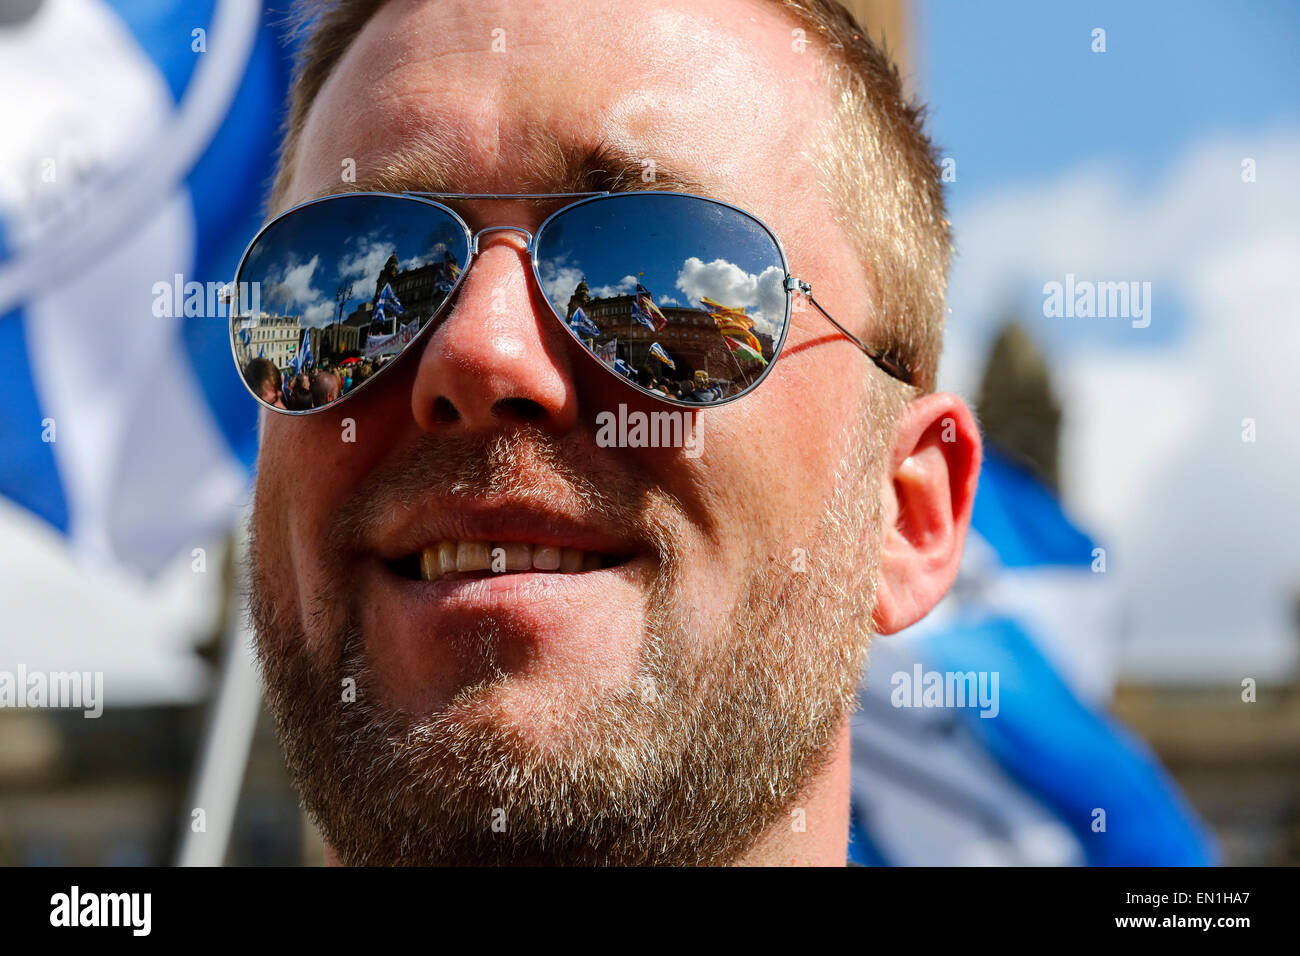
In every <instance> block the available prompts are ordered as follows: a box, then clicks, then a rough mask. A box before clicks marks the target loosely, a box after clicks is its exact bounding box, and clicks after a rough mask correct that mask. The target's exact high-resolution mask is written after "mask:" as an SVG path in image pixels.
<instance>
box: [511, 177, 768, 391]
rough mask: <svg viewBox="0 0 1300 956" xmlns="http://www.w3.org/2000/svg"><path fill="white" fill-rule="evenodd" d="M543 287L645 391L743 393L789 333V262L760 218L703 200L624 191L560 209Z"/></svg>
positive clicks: (544, 254) (545, 251) (580, 331)
mask: <svg viewBox="0 0 1300 956" xmlns="http://www.w3.org/2000/svg"><path fill="white" fill-rule="evenodd" d="M537 268H538V272H539V273H540V278H541V282H542V288H543V290H544V291H545V293H546V297H547V299H548V300H549V301H550V303H551V305H552V306H553V307H554V309H555V311H556V313H557V314H558V315H560V316H561V317H562V318H563V319H564V320H565V322H566V323H567V324H568V326H569V328H570V329H571V330H572V331H573V333H574V335H575V336H577V338H578V340H579V341H580V342H582V344H583V345H584V346H585V347H586V348H587V349H588V350H589V351H590V352H591V353H592V354H593V355H594V356H596V358H597V359H599V360H600V361H601V362H603V363H604V364H605V365H606V366H607V367H608V368H610V369H611V370H613V371H615V372H617V373H618V374H620V375H622V376H624V377H625V378H627V379H628V380H629V381H630V382H632V383H634V384H636V385H638V386H640V387H641V388H643V389H645V390H647V391H649V392H651V393H654V394H656V395H660V396H663V397H666V398H671V399H673V400H676V401H680V402H685V403H687V404H691V405H713V404H716V403H718V402H722V401H726V400H728V399H731V398H735V397H736V396H737V395H740V394H741V393H743V392H745V391H746V390H748V389H750V388H752V387H753V386H754V385H755V384H757V382H758V380H759V379H761V378H762V377H763V375H764V374H765V373H766V371H767V367H768V365H769V363H770V362H771V361H772V358H773V357H774V355H775V354H776V350H777V348H779V346H780V343H781V339H782V338H783V336H784V333H785V323H786V319H787V309H788V301H789V300H788V293H787V292H786V290H785V287H784V280H785V275H786V271H785V265H784V263H783V261H782V257H781V252H780V248H779V247H778V245H777V243H776V240H775V239H774V238H773V237H772V234H771V233H770V232H768V230H767V228H766V227H764V226H763V225H762V224H761V223H760V222H759V221H758V220H756V219H754V218H753V217H752V216H750V215H748V214H746V213H744V212H741V211H740V210H738V209H733V208H732V207H730V206H727V205H724V204H722V203H717V202H713V201H710V200H707V199H702V198H699V197H693V196H678V195H671V194H643V193H624V194H619V195H614V196H608V197H603V198H600V199H594V200H590V201H588V202H584V203H580V204H578V205H576V206H574V207H573V208H571V209H567V210H564V211H562V212H560V213H559V214H558V215H557V216H556V217H555V218H554V219H552V220H551V221H550V222H549V223H547V224H546V225H545V226H544V227H543V229H542V231H541V234H540V235H539V237H538V242H537Z"/></svg>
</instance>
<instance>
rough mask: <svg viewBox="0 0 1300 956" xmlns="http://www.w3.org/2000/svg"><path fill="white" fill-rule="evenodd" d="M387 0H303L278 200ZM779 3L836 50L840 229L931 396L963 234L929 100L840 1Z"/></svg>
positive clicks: (890, 342) (821, 160)
mask: <svg viewBox="0 0 1300 956" xmlns="http://www.w3.org/2000/svg"><path fill="white" fill-rule="evenodd" d="M386 2H387V0H297V3H296V4H295V9H294V13H293V15H292V18H291V19H292V22H293V23H294V25H295V28H296V29H297V30H299V31H300V32H301V34H302V41H301V44H300V46H299V52H298V57H297V62H296V64H295V70H294V81H293V88H292V91H291V94H290V101H289V111H288V114H287V116H286V119H285V125H284V131H283V139H282V143H281V149H280V158H279V165H278V167H277V170H276V176H275V181H274V186H273V188H272V193H271V199H270V206H271V208H273V209H274V208H278V206H279V204H280V203H281V202H282V201H283V199H284V197H285V196H286V195H287V193H288V190H289V185H290V179H291V177H292V169H293V165H294V162H295V158H296V155H297V151H298V145H299V140H300V139H301V136H302V130H303V127H304V126H305V125H306V121H307V115H308V113H309V112H310V110H311V106H312V103H313V102H315V100H316V97H317V95H318V94H319V93H320V90H321V87H322V86H323V85H324V84H325V81H326V79H328V77H329V75H330V73H331V71H332V70H333V69H334V67H335V66H336V65H337V64H338V61H339V60H340V59H341V58H342V56H343V54H344V53H345V52H346V51H347V48H348V47H349V46H350V45H351V43H352V41H353V40H354V39H356V37H357V35H358V34H360V33H361V31H362V30H363V29H364V28H365V25H366V24H367V23H368V22H369V21H370V19H371V17H373V16H374V15H375V13H376V12H378V10H379V9H380V8H381V7H383V6H384V5H385V3H386ZM762 2H766V3H772V4H775V5H776V6H777V7H779V8H781V9H782V10H783V11H785V12H786V14H787V15H788V16H790V17H791V18H792V20H793V21H794V22H795V24H796V25H797V26H799V27H801V28H803V29H804V30H805V31H806V33H807V42H808V45H809V47H811V48H818V49H820V50H821V51H822V52H823V54H824V56H823V58H822V60H823V63H824V64H825V73H826V75H825V81H826V84H827V88H828V89H829V90H830V92H831V96H832V99H833V107H832V111H831V120H830V124H829V128H828V129H827V130H826V131H825V134H824V135H823V136H822V137H821V139H820V141H819V142H818V143H817V145H816V146H815V147H814V160H815V163H816V166H817V170H818V174H819V179H820V182H821V185H822V188H823V189H824V190H825V191H826V193H827V198H828V199H829V200H830V205H831V208H832V209H834V210H835V218H836V221H837V222H838V224H839V225H840V227H841V228H842V229H843V230H844V231H845V233H846V234H847V235H848V236H849V238H850V241H852V242H853V244H854V248H855V249H856V251H857V252H858V255H859V256H860V258H861V260H862V263H863V266H864V267H865V268H866V269H867V270H868V273H869V275H871V276H872V277H873V278H874V281H875V289H876V296H877V300H876V303H875V306H876V314H877V329H876V332H875V333H874V334H873V335H872V340H873V344H876V345H877V346H878V347H880V348H882V349H884V351H885V352H886V353H887V354H888V355H890V356H891V357H892V358H893V359H894V360H895V361H896V362H898V363H899V364H900V365H902V366H903V367H904V368H906V369H907V370H908V371H909V372H910V373H911V376H912V382H913V384H914V385H915V386H916V387H917V388H918V389H919V390H920V391H921V392H929V391H932V390H933V389H934V384H935V378H936V376H937V374H938V365H939V353H940V351H941V349H942V346H943V319H944V301H945V293H946V289H947V277H948V259H949V252H950V248H951V243H952V238H951V233H950V229H949V223H948V220H947V217H946V214H945V210H944V197H943V187H942V183H941V181H940V176H939V164H938V161H937V158H936V153H935V149H934V147H933V145H932V144H931V142H930V140H929V138H928V137H927V136H926V134H925V130H924V114H925V110H924V107H923V106H920V105H918V104H916V103H915V102H912V101H911V100H909V99H908V97H907V96H906V95H905V93H904V90H903V84H902V79H901V78H900V76H899V73H898V68H897V66H896V65H895V64H894V62H893V61H892V60H891V59H890V57H889V56H888V54H887V53H886V51H885V50H884V49H883V48H882V47H881V46H879V45H877V44H876V43H874V42H873V41H872V40H871V38H870V37H869V35H868V34H867V31H866V30H864V29H863V28H862V26H861V25H860V24H859V23H858V22H857V20H856V19H854V17H853V15H852V14H851V13H850V12H849V11H848V10H847V9H845V8H844V7H843V6H842V5H841V4H840V3H839V2H838V0H762Z"/></svg>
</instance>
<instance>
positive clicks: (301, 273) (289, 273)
mask: <svg viewBox="0 0 1300 956" xmlns="http://www.w3.org/2000/svg"><path fill="white" fill-rule="evenodd" d="M318 265H320V256H312V257H311V261H310V262H303V263H300V264H298V265H286V266H284V267H283V268H280V269H272V270H271V271H270V272H268V273H267V274H266V278H265V279H263V280H262V289H263V292H262V295H263V296H264V297H265V298H266V301H267V302H268V303H271V304H274V305H279V306H281V307H282V308H283V310H284V311H285V313H286V314H291V313H293V312H297V311H298V310H300V309H302V308H303V307H304V306H306V305H310V304H311V303H312V302H315V301H316V300H317V299H321V298H324V297H323V296H322V295H321V292H320V290H319V289H317V288H315V287H314V286H313V285H312V284H311V280H312V277H313V276H314V275H315V273H316V267H317V266H318Z"/></svg>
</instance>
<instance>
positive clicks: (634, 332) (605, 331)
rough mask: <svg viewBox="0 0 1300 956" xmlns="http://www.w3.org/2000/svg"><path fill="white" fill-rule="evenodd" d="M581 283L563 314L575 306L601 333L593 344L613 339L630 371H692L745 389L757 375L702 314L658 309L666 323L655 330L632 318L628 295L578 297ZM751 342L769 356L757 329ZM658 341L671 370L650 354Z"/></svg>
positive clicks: (767, 340)
mask: <svg viewBox="0 0 1300 956" xmlns="http://www.w3.org/2000/svg"><path fill="white" fill-rule="evenodd" d="M585 292H586V284H585V283H581V284H580V285H579V286H578V288H577V289H576V290H575V292H574V296H573V297H572V298H571V299H570V300H569V308H568V315H567V316H566V318H568V319H571V318H572V317H573V313H574V310H575V309H577V308H578V307H579V306H581V308H582V310H583V312H585V313H586V315H587V318H589V319H591V321H592V322H594V323H595V324H596V326H597V327H599V329H600V331H601V334H600V336H599V337H598V338H596V340H595V342H596V344H597V345H598V346H599V345H600V344H601V343H602V342H605V341H608V340H610V339H613V338H617V339H618V357H619V358H621V359H622V360H623V361H624V362H626V363H627V364H628V365H629V366H631V367H632V368H634V369H640V368H642V367H648V368H650V369H651V370H653V372H654V374H655V377H656V378H659V379H661V380H664V381H669V380H671V381H686V380H693V379H694V376H695V372H696V371H697V370H698V371H703V372H705V373H707V375H708V377H709V378H710V379H711V380H717V381H724V382H735V383H738V384H746V383H748V382H749V381H752V380H753V379H755V378H757V377H758V376H759V375H761V374H762V372H763V368H764V366H763V363H762V362H759V361H757V360H755V359H746V358H743V357H742V356H741V355H739V354H737V353H735V352H733V351H732V350H731V349H730V348H728V347H727V343H726V340H725V338H724V337H723V335H722V334H721V333H720V332H719V331H718V325H717V323H716V322H715V321H714V320H713V317H712V316H711V315H710V314H709V313H708V312H707V311H706V310H704V309H691V308H682V307H680V306H672V305H663V304H662V303H660V304H659V309H660V311H661V312H663V314H664V318H666V319H667V320H668V324H667V325H666V326H665V327H664V328H663V329H661V330H660V331H655V330H654V329H652V328H650V327H649V326H647V325H643V324H642V323H641V322H639V321H637V320H636V319H635V318H634V317H633V307H634V305H635V303H636V296H634V295H618V296H611V297H610V298H605V299H592V298H589V297H587V296H586V295H584V294H583V293H585ZM753 334H754V337H755V338H756V339H758V342H759V344H760V345H761V346H762V349H763V355H764V356H765V357H768V358H769V359H770V357H771V355H772V346H773V342H772V336H771V335H769V334H767V333H766V332H760V331H759V330H758V329H754V331H753ZM656 342H658V343H659V345H660V346H662V347H663V349H664V350H665V351H666V352H667V353H668V354H669V356H670V357H671V358H672V360H673V364H674V365H676V366H677V367H676V368H675V369H670V368H669V367H668V366H667V365H665V364H663V363H662V362H660V361H659V360H658V359H657V358H655V357H654V356H652V355H651V354H650V346H651V345H653V344H654V343H656Z"/></svg>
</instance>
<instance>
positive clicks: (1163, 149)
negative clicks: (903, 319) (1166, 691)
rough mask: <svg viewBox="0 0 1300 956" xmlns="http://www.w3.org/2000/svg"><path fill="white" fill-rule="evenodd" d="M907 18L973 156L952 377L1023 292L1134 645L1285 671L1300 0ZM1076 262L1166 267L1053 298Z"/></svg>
mask: <svg viewBox="0 0 1300 956" xmlns="http://www.w3.org/2000/svg"><path fill="white" fill-rule="evenodd" d="M913 27H914V41H915V46H914V50H913V64H912V69H911V73H912V74H913V78H914V80H915V82H916V87H917V89H918V91H919V93H920V94H921V96H922V97H923V98H924V99H926V100H927V101H928V102H929V103H930V105H931V113H930V132H931V135H932V137H933V138H934V140H935V141H936V142H937V143H938V144H939V145H940V148H941V153H942V155H944V156H950V157H952V158H954V159H955V160H956V162H957V168H956V172H957V179H956V182H954V183H952V184H950V185H949V187H948V188H949V193H948V198H949V212H950V218H951V219H952V222H953V228H954V232H955V236H956V244H957V255H956V257H955V258H954V261H953V264H952V269H951V275H950V284H949V302H948V304H949V309H950V312H949V315H948V320H947V331H946V341H945V350H944V358H943V363H942V366H941V370H940V385H941V387H944V388H950V389H954V390H956V391H958V392H960V393H962V394H964V395H966V396H967V397H973V396H974V395H975V393H976V390H977V388H978V384H979V376H980V373H981V371H982V368H983V363H984V359H985V356H986V354H987V350H988V347H989V345H990V343H991V340H992V337H993V335H994V334H995V333H996V331H997V328H998V325H999V320H1000V318H1001V317H1002V316H1003V315H1004V314H1006V312H1007V310H1012V311H1014V312H1015V313H1016V314H1017V315H1018V316H1019V317H1020V319H1021V321H1022V323H1023V324H1024V326H1025V328H1026V330H1027V331H1028V332H1029V334H1030V335H1031V337H1033V338H1034V340H1035V341H1036V342H1037V343H1038V344H1039V345H1040V346H1041V347H1042V349H1043V350H1044V352H1045V354H1046V355H1047V357H1048V360H1049V364H1050V365H1051V369H1052V376H1053V382H1054V386H1055V388H1056V390H1057V392H1058V395H1059V396H1060V397H1061V400H1062V403H1063V406H1064V413H1065V414H1064V419H1063V423H1062V434H1061V464H1062V497H1063V499H1064V502H1065V505H1066V508H1067V510H1069V511H1070V512H1071V513H1072V514H1073V515H1074V516H1075V517H1076V520H1078V522H1079V523H1080V524H1081V525H1082V526H1083V527H1084V528H1085V529H1086V530H1087V531H1088V532H1089V534H1090V535H1092V536H1093V537H1094V538H1095V539H1097V540H1098V541H1100V542H1102V543H1103V544H1104V545H1105V546H1107V547H1108V548H1109V549H1110V559H1109V563H1110V569H1111V570H1110V571H1109V572H1108V575H1109V577H1110V579H1111V581H1112V583H1113V585H1114V593H1115V594H1116V597H1117V601H1118V604H1119V606H1120V608H1121V612H1120V613H1121V616H1122V618H1123V619H1124V620H1125V622H1126V623H1125V641H1124V642H1123V646H1122V648H1119V649H1118V650H1117V651H1116V653H1117V654H1118V658H1119V664H1118V667H1119V669H1120V670H1122V671H1124V672H1127V673H1129V674H1130V675H1134V674H1140V675H1145V676H1149V677H1153V678H1164V679H1179V678H1185V679H1189V680H1206V679H1209V680H1228V679H1232V680H1237V679H1240V677H1242V676H1248V675H1251V674H1254V675H1256V676H1259V677H1260V678H1261V679H1262V680H1267V679H1269V677H1277V676H1280V675H1282V674H1285V673H1287V672H1288V671H1289V670H1290V669H1292V668H1294V666H1295V664H1296V638H1295V624H1294V618H1293V611H1292V601H1293V600H1294V594H1295V593H1297V590H1298V589H1300V515H1297V512H1296V509H1295V507H1294V501H1295V475H1296V474H1297V473H1298V472H1300V442H1297V441H1296V439H1295V434H1296V432H1295V426H1294V414H1293V406H1294V399H1295V395H1296V384H1297V380H1298V379H1300V375H1298V374H1297V369H1298V368H1300V305H1298V304H1297V303H1298V302H1300V299H1298V298H1297V296H1296V294H1295V292H1294V288H1293V285H1294V276H1295V274H1296V271H1297V268H1296V267H1297V263H1300V227H1298V226H1297V223H1300V65H1298V64H1300V56H1297V53H1298V52H1300V4H1293V3H1247V4H1231V5H1227V4H1223V5H1212V4H1209V3H1204V2H1189V3H1178V4H1174V3H1158V4H1157V3H1114V2H1103V3H1088V4H1086V5H1085V4H1081V3H1071V4H1063V3H1062V4H1057V3H1042V4H1037V3H1027V2H998V3H988V4H984V3H981V4H974V3H959V2H953V0H929V2H926V3H924V4H923V5H920V6H918V7H917V8H916V11H915V13H914V15H913ZM1096 27H1101V28H1104V29H1105V30H1106V48H1107V51H1106V52H1105V53H1093V52H1092V51H1091V42H1092V30H1093V29H1094V28H1096ZM1245 159H1250V160H1252V161H1253V162H1254V163H1255V172H1256V176H1255V179H1254V181H1251V182H1247V181H1245V180H1244V179H1243V176H1242V162H1243V160H1245ZM1067 274H1074V275H1076V276H1078V277H1079V278H1083V279H1091V280H1096V281H1141V282H1149V283H1150V284H1151V290H1152V292H1151V316H1152V319H1151V323H1150V325H1149V327H1147V328H1142V329H1138V328H1134V327H1132V324H1131V323H1130V321H1128V319H1126V318H1119V319H1115V318H1091V319H1077V318H1076V319H1065V318H1060V317H1052V316H1048V315H1045V314H1044V310H1043V305H1044V295H1043V290H1044V286H1045V284H1046V283H1050V282H1054V281H1055V282H1059V281H1061V280H1062V279H1064V277H1065V276H1066V275H1067ZM1247 433H1249V434H1250V435H1251V439H1250V440H1247V439H1246V437H1245V436H1246V435H1247Z"/></svg>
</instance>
